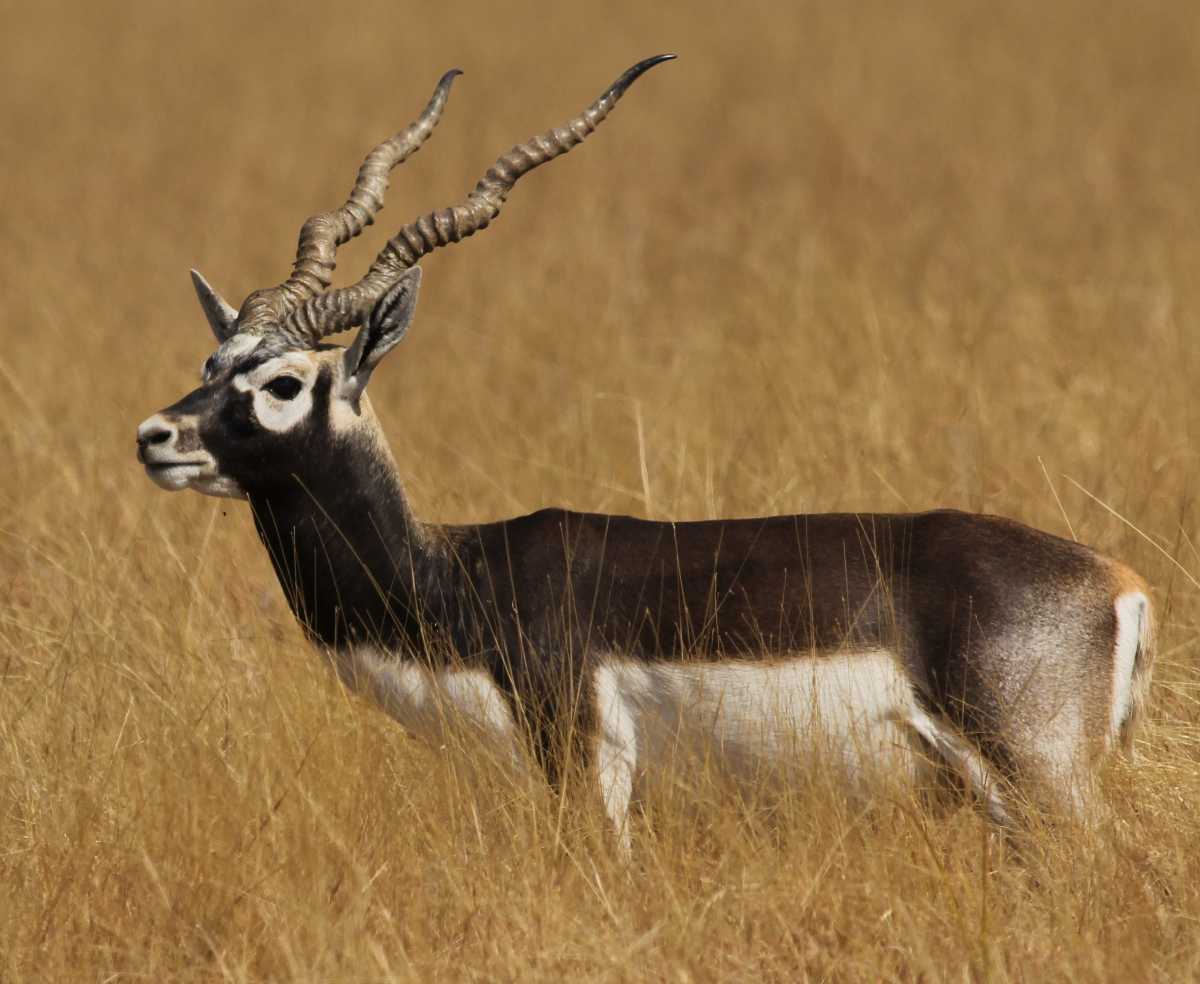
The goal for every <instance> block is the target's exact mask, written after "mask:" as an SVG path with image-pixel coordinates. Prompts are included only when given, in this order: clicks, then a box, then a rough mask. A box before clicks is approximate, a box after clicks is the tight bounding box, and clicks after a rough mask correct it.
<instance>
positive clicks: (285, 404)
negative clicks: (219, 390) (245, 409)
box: [233, 352, 319, 434]
mask: <svg viewBox="0 0 1200 984" xmlns="http://www.w3.org/2000/svg"><path fill="white" fill-rule="evenodd" d="M318 372H319V366H318V365H317V362H316V360H315V359H314V358H313V357H312V356H311V355H310V354H309V353H307V352H288V353H287V354H286V355H281V356H279V358H277V359H269V360H267V361H266V362H264V363H263V364H262V365H260V366H256V367H255V368H254V369H251V370H250V371H249V372H243V373H239V374H238V375H236V376H234V377H233V385H234V387H235V388H237V389H238V390H241V391H242V392H243V393H246V392H250V393H253V394H254V416H255V419H256V420H257V421H258V422H259V424H260V425H261V426H262V427H264V428H266V429H267V430H269V431H274V432H275V433H276V434H286V433H287V432H288V431H290V430H291V429H292V428H293V427H295V426H296V425H297V424H299V423H300V422H301V421H302V420H304V419H305V418H306V417H307V416H308V414H309V412H310V411H311V410H312V405H313V396H312V389H313V384H314V383H315V382H316V380H317V375H318ZM279 376H291V377H292V378H294V379H296V380H297V381H299V383H300V384H301V389H300V392H299V393H297V394H296V395H295V396H294V397H292V399H290V400H281V399H279V398H278V397H276V396H273V395H272V394H271V393H270V392H268V391H267V390H265V389H263V387H264V386H266V385H267V383H269V382H271V380H273V379H275V378H277V377H279Z"/></svg>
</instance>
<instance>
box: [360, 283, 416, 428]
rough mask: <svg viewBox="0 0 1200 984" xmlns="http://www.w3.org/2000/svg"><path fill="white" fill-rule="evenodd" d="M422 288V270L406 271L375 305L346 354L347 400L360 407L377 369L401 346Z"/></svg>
mask: <svg viewBox="0 0 1200 984" xmlns="http://www.w3.org/2000/svg"><path fill="white" fill-rule="evenodd" d="M420 288H421V268H420V267H412V268H411V269H409V270H405V271H404V273H402V274H401V275H400V278H399V279H398V280H397V281H396V282H395V283H394V284H392V286H391V287H389V288H388V289H387V291H386V292H385V293H384V295H383V296H382V297H381V298H379V300H378V301H376V302H375V307H373V308H372V309H371V316H370V317H369V318H368V319H367V323H366V324H365V325H363V326H362V328H360V329H359V332H358V337H357V338H355V339H354V344H353V345H351V346H350V348H348V349H347V350H346V355H345V357H344V360H343V362H342V370H343V372H342V377H343V379H344V380H345V383H346V387H347V390H346V398H347V399H348V400H350V402H351V403H353V404H354V405H355V406H356V407H357V406H358V399H359V397H360V396H361V395H362V391H363V390H364V389H366V388H367V383H368V382H369V381H370V379H371V373H372V372H374V371H375V367H376V366H377V365H379V363H380V361H381V360H382V359H383V357H384V356H385V355H387V354H388V353H389V352H390V351H391V350H392V349H394V348H395V347H396V345H397V344H399V342H400V339H402V338H403V337H404V335H405V333H406V332H407V331H408V326H409V325H410V324H412V319H413V314H414V313H415V312H416V310H417V294H418V292H419V291H420Z"/></svg>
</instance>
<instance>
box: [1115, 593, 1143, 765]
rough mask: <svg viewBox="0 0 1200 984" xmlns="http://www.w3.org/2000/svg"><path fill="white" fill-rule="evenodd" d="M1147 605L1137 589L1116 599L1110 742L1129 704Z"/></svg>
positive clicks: (1119, 729)
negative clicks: (1115, 641)
mask: <svg viewBox="0 0 1200 984" xmlns="http://www.w3.org/2000/svg"><path fill="white" fill-rule="evenodd" d="M1148 608H1149V602H1148V601H1147V600H1146V596H1145V595H1144V594H1142V593H1141V592H1140V591H1131V592H1128V593H1127V594H1123V595H1121V596H1120V597H1119V598H1117V601H1116V612H1117V643H1116V647H1115V649H1114V652H1113V682H1112V715H1111V717H1110V719H1109V744H1110V745H1111V744H1113V743H1114V742H1116V740H1117V738H1118V737H1119V736H1120V734H1121V725H1122V724H1124V722H1125V719H1126V718H1127V717H1128V716H1129V712H1130V710H1131V708H1132V707H1133V700H1134V694H1133V687H1134V679H1133V666H1134V662H1135V660H1136V659H1137V652H1138V646H1139V645H1140V644H1141V637H1142V627H1143V622H1145V620H1146V619H1147V618H1148V611H1147V610H1148Z"/></svg>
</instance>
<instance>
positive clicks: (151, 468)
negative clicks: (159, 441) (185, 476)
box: [142, 460, 204, 473]
mask: <svg viewBox="0 0 1200 984" xmlns="http://www.w3.org/2000/svg"><path fill="white" fill-rule="evenodd" d="M142 464H144V465H145V466H146V471H148V472H151V473H153V472H164V471H170V470H171V469H172V468H199V467H201V466H202V465H203V464H204V462H203V461H182V460H179V461H143V462H142Z"/></svg>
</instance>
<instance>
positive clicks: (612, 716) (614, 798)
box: [592, 665, 638, 857]
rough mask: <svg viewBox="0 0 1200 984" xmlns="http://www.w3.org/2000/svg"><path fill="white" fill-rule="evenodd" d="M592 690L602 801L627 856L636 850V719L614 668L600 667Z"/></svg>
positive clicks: (597, 773)
mask: <svg viewBox="0 0 1200 984" xmlns="http://www.w3.org/2000/svg"><path fill="white" fill-rule="evenodd" d="M592 687H593V700H594V701H595V709H596V710H595V716H594V719H593V720H594V725H593V726H594V728H595V745H594V749H595V751H594V756H595V757H594V765H595V769H596V777H597V780H598V781H599V785H600V798H601V800H602V801H603V803H604V812H605V814H606V815H607V816H608V819H609V822H610V823H611V824H612V826H613V830H614V832H615V833H616V835H617V845H618V847H619V848H620V851H621V854H622V855H624V856H625V857H628V856H629V855H630V854H631V853H632V850H633V839H632V833H631V831H630V829H629V809H630V805H631V803H632V802H633V785H634V777H635V774H636V772H637V765H638V735H637V717H636V714H635V712H634V708H633V707H632V706H631V705H630V702H629V700H628V698H627V697H626V696H625V695H624V694H622V693H621V688H620V682H619V679H618V675H617V672H616V670H614V669H613V668H612V667H609V666H603V665H602V666H600V667H598V668H597V669H596V671H595V673H594V675H593V679H592Z"/></svg>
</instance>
